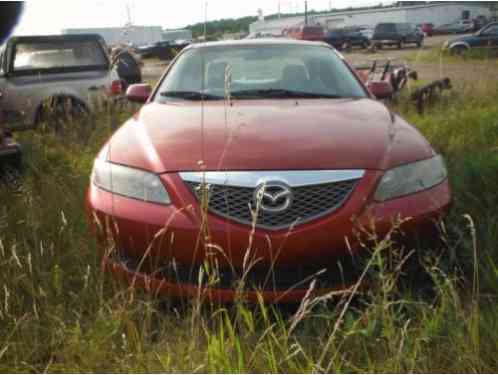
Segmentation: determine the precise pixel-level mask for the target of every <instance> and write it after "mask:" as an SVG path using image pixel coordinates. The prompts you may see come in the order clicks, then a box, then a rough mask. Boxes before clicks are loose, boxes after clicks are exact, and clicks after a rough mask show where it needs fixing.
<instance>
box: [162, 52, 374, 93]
mask: <svg viewBox="0 0 498 375" xmlns="http://www.w3.org/2000/svg"><path fill="white" fill-rule="evenodd" d="M228 96H230V97H231V98H235V99H237V98H244V99H258V98H266V97H272V98H285V97H292V98H315V97H324V98H331V97H334V98H336V97H348V98H350V97H365V96H367V94H366V92H365V90H364V89H363V87H362V86H361V85H360V84H359V83H358V81H357V80H356V78H355V77H354V76H353V74H352V73H351V71H350V70H349V69H348V67H347V66H346V64H345V63H344V62H343V61H342V60H341V59H340V58H339V57H338V56H337V54H336V53H335V52H334V51H333V50H331V49H330V48H328V47H321V46H305V45H258V46H230V47H226V46H216V47H202V48H195V49H191V50H189V51H187V52H185V53H184V54H183V55H182V56H181V57H180V58H179V59H178V61H177V62H176V63H175V64H174V65H173V67H172V68H171V70H170V71H169V72H168V74H167V75H166V77H165V78H164V80H163V82H162V83H161V85H160V88H159V95H158V96H156V100H161V99H162V98H168V99H171V98H176V99H180V100H201V99H211V100H215V99H218V100H219V99H223V98H226V97H228Z"/></svg>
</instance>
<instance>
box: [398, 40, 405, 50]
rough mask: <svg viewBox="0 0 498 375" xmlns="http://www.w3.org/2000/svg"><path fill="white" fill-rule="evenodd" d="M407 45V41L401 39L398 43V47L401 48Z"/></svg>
mask: <svg viewBox="0 0 498 375" xmlns="http://www.w3.org/2000/svg"><path fill="white" fill-rule="evenodd" d="M404 47H405V42H404V41H402V40H400V41H399V43H398V48H399V49H403V48H404Z"/></svg>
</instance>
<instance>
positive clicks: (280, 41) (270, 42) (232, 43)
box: [186, 38, 330, 49]
mask: <svg viewBox="0 0 498 375" xmlns="http://www.w3.org/2000/svg"><path fill="white" fill-rule="evenodd" d="M275 45H282V46H292V45H295V46H315V47H329V48H330V46H329V45H328V44H327V43H324V42H311V41H307V40H297V39H285V38H261V39H242V40H223V41H219V42H206V43H194V44H190V45H189V46H188V47H187V48H186V49H196V48H209V47H246V46H275Z"/></svg>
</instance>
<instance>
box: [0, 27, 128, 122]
mask: <svg viewBox="0 0 498 375" xmlns="http://www.w3.org/2000/svg"><path fill="white" fill-rule="evenodd" d="M121 83H122V81H121V80H120V79H119V77H118V75H117V73H116V72H115V70H113V69H112V67H111V62H110V59H109V55H108V53H107V47H106V45H105V43H104V41H103V39H102V38H101V37H100V36H98V35H90V34H88V35H55V36H19V37H12V38H10V39H9V40H8V41H7V43H5V44H4V45H3V46H2V48H1V50H0V110H1V111H2V114H3V117H4V119H5V121H6V123H7V124H8V126H9V127H10V128H14V129H22V128H33V127H35V126H36V125H37V123H38V122H39V121H40V120H41V119H42V118H43V117H42V116H43V115H44V112H46V111H47V107H48V106H51V107H53V106H56V107H57V106H63V105H65V106H66V107H65V108H67V103H68V102H69V103H70V104H71V106H70V107H71V108H72V111H74V112H75V113H80V112H82V111H84V112H86V111H92V110H93V109H94V107H95V105H96V103H98V102H101V100H100V98H101V97H108V96H112V95H119V94H121V91H122V85H121ZM52 109H53V108H52Z"/></svg>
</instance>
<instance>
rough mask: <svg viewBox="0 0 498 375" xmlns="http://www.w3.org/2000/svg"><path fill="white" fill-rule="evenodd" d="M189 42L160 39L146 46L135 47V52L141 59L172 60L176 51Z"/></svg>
mask: <svg viewBox="0 0 498 375" xmlns="http://www.w3.org/2000/svg"><path fill="white" fill-rule="evenodd" d="M189 44H190V43H188V42H186V41H182V42H180V43H177V42H175V41H162V42H157V43H154V44H150V45H147V46H142V47H139V48H137V50H136V51H137V53H138V54H139V55H140V57H141V58H142V59H152V58H157V59H159V60H172V59H173V58H174V57H175V56H176V54H177V53H178V52H180V51H181V50H182V49H184V48H185V47H187V46H188V45H189Z"/></svg>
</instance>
